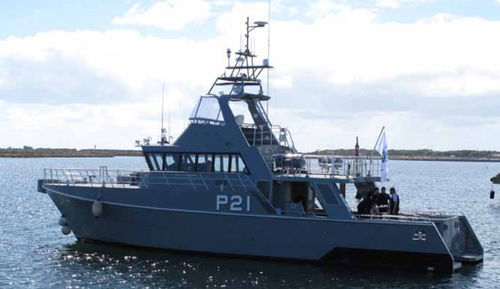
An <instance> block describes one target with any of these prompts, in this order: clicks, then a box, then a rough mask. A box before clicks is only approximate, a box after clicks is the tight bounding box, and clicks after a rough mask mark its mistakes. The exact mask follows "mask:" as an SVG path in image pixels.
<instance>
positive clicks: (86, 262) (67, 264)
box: [53, 242, 480, 288]
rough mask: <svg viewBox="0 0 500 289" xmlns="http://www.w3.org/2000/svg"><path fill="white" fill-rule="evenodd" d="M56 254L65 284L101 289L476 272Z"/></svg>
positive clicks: (384, 279)
mask: <svg viewBox="0 0 500 289" xmlns="http://www.w3.org/2000/svg"><path fill="white" fill-rule="evenodd" d="M57 254H58V258H56V259H55V262H56V263H59V264H53V265H54V267H57V268H59V270H60V272H62V273H63V274H64V275H65V276H66V278H63V280H65V281H64V282H65V283H64V284H65V285H66V286H71V284H88V285H91V286H93V287H94V286H98V287H100V288H116V287H120V288H124V287H127V288H145V287H152V288H254V287H259V288H277V287H279V288H331V287H336V288H428V287H435V288H457V282H456V281H458V280H456V279H457V278H458V279H460V278H463V283H462V282H459V283H462V285H463V286H465V287H467V285H471V282H474V281H473V280H474V277H475V275H476V273H477V270H478V267H472V266H470V267H466V268H465V270H463V271H462V272H461V273H460V274H455V275H453V276H450V275H439V274H435V273H422V272H412V271H403V270H394V269H373V268H360V267H350V266H349V267H346V266H344V267H342V266H326V265H312V264H303V263H289V262H276V261H259V260H250V259H242V258H220V257H213V256H200V255H195V254H185V253H173V252H170V251H165V250H155V249H145V248H137V247H130V246H122V245H111V244H100V243H80V242H75V243H73V244H70V245H65V246H63V248H61V249H59V251H57ZM479 270H480V269H479ZM452 281H453V282H452ZM459 287H460V286H459Z"/></svg>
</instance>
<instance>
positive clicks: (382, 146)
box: [375, 129, 389, 182]
mask: <svg viewBox="0 0 500 289" xmlns="http://www.w3.org/2000/svg"><path fill="white" fill-rule="evenodd" d="M375 150H376V151H377V152H378V153H379V154H380V155H381V156H382V161H381V162H380V181H381V182H385V181H386V180H387V161H388V160H389V155H388V154H387V139H386V138H385V129H384V131H383V132H382V135H381V136H380V140H379V141H378V143H377V146H376V148H375Z"/></svg>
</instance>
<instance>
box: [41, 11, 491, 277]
mask: <svg viewBox="0 0 500 289" xmlns="http://www.w3.org/2000/svg"><path fill="white" fill-rule="evenodd" d="M264 25H266V23H265V22H254V23H253V24H250V22H249V20H248V18H247V21H246V34H245V39H246V45H245V46H244V48H243V49H240V50H238V51H237V52H235V54H236V57H235V58H236V59H235V60H232V56H231V51H230V50H229V49H228V50H227V57H228V65H227V67H225V70H224V71H225V72H224V73H223V74H222V75H220V76H219V77H217V78H216V80H215V82H214V83H213V85H212V86H211V87H210V89H209V90H208V93H206V94H205V95H202V96H201V97H200V98H199V100H198V102H197V103H196V106H195V108H194V110H193V112H192V114H191V116H190V117H189V121H190V123H189V125H188V127H187V128H186V129H185V130H184V132H183V133H182V134H181V135H180V136H179V137H178V138H177V139H176V140H175V142H173V143H168V142H167V141H166V140H165V138H162V141H161V142H160V143H159V144H157V145H149V144H144V145H142V152H143V155H144V157H145V161H146V163H147V166H148V168H149V170H147V171H124V170H111V169H108V168H106V167H101V168H99V169H98V170H96V169H45V170H44V178H43V179H40V180H39V182H38V188H39V191H41V192H45V193H47V194H48V195H49V197H50V198H51V199H52V201H53V202H54V204H55V205H56V207H57V208H58V210H59V211H60V212H61V214H62V217H61V218H60V220H59V223H60V225H61V226H62V231H63V233H65V234H70V233H71V232H72V233H73V234H74V236H75V237H76V238H77V239H78V240H79V241H94V242H95V241H97V242H109V243H120V244H127V245H134V246H143V247H151V248H161V249H169V250H177V251H183V252H191V253H204V254H213V255H223V256H240V257H254V258H265V259H278V260H295V261H306V262H318V263H348V264H364V265H376V266H391V267H397V268H418V269H422V270H433V271H439V272H448V273H451V272H454V271H455V270H456V269H458V268H460V267H461V264H462V263H478V262H481V261H482V260H483V248H482V246H481V244H480V242H479V240H478V239H477V237H476V235H475V233H474V231H473V230H472V228H471V226H470V225H469V222H468V221H467V218H466V217H465V216H463V215H453V214H444V213H435V212H434V213H430V212H407V213H402V214H400V215H397V216H395V215H362V214H358V213H357V212H356V211H355V210H352V209H351V208H350V206H349V205H348V204H347V202H346V200H345V194H346V186H347V185H349V186H354V187H353V188H355V189H356V193H357V194H358V195H361V196H362V195H365V194H366V193H367V192H369V191H370V190H372V189H373V188H374V186H375V184H376V182H379V181H380V177H379V175H378V174H377V171H378V169H377V166H378V165H379V162H378V161H373V160H371V159H370V158H368V157H363V156H354V157H341V158H338V157H335V156H321V157H319V156H314V155H303V154H300V153H299V152H298V151H297V149H296V148H295V145H294V142H293V139H292V137H291V134H290V131H289V130H288V129H286V128H285V127H281V126H277V125H273V124H271V121H270V120H269V118H268V115H267V113H266V110H265V109H264V106H263V102H265V101H267V100H269V99H270V97H269V96H268V95H265V94H264V92H263V86H262V82H261V80H260V78H259V76H261V74H262V72H263V71H265V70H267V69H270V68H272V66H270V65H269V62H268V60H263V62H262V63H257V60H256V55H254V54H253V53H252V52H251V51H250V47H249V45H248V43H249V35H250V33H251V32H252V31H253V30H254V29H256V28H260V27H263V26H264ZM235 105H243V107H244V108H245V110H246V111H247V112H248V115H249V116H250V117H249V119H250V121H251V122H250V123H246V122H245V119H244V115H235V113H234V110H233V108H234V106H235ZM325 159H326V160H327V161H326V162H325ZM328 160H330V161H328ZM320 163H321V165H320ZM325 163H326V164H328V163H331V164H332V165H331V166H325V165H324V164H325Z"/></svg>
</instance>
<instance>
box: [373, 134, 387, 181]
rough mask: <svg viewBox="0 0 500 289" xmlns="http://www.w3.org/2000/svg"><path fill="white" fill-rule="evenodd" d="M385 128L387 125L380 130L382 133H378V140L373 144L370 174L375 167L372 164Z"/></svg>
mask: <svg viewBox="0 0 500 289" xmlns="http://www.w3.org/2000/svg"><path fill="white" fill-rule="evenodd" d="M384 130H385V126H383V127H382V129H381V130H380V133H379V134H378V138H377V141H376V142H375V145H374V146H373V150H372V153H371V155H370V174H371V171H372V169H373V167H372V164H373V153H374V152H375V150H376V149H377V145H378V142H379V141H380V138H381V137H382V133H383V132H384Z"/></svg>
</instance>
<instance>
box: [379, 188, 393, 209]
mask: <svg viewBox="0 0 500 289" xmlns="http://www.w3.org/2000/svg"><path fill="white" fill-rule="evenodd" d="M390 198H391V197H390V196H389V194H388V193H387V192H386V188H385V187H382V192H381V193H380V194H379V195H378V199H377V206H378V211H379V213H388V212H389V201H390Z"/></svg>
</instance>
